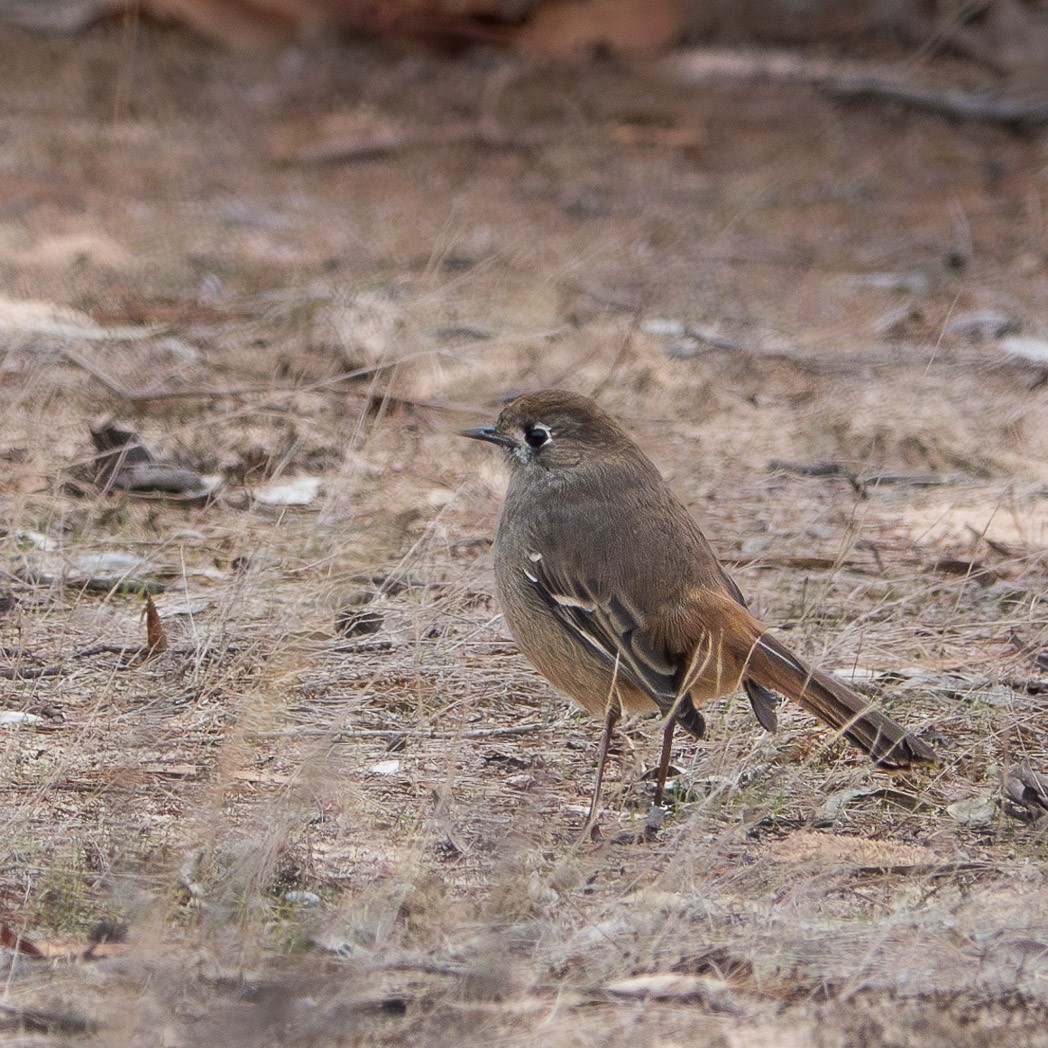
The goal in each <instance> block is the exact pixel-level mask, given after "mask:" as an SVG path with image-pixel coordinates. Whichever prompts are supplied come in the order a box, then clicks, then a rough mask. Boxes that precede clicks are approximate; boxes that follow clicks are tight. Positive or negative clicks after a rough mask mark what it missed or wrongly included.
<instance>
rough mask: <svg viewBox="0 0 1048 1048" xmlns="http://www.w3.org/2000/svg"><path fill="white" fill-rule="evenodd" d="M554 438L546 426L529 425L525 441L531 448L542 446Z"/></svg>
mask: <svg viewBox="0 0 1048 1048" xmlns="http://www.w3.org/2000/svg"><path fill="white" fill-rule="evenodd" d="M552 439H553V438H552V437H551V436H550V432H549V430H548V429H546V427H545V426H528V428H527V429H526V430H524V443H525V444H527V445H528V447H531V448H541V447H542V445H543V444H548V443H549V442H550V441H551V440H552Z"/></svg>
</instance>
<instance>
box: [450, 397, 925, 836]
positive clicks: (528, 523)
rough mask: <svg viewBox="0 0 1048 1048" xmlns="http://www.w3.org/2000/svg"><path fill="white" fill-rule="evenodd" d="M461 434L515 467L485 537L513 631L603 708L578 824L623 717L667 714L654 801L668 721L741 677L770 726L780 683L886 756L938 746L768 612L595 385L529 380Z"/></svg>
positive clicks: (900, 762) (877, 756)
mask: <svg viewBox="0 0 1048 1048" xmlns="http://www.w3.org/2000/svg"><path fill="white" fill-rule="evenodd" d="M461 435H462V436H464V437H470V438H472V439H475V440H481V441H486V442H488V443H490V444H494V445H495V446H496V447H498V448H499V449H500V450H501V451H502V452H503V454H504V457H505V459H506V460H507V461H508V463H509V467H510V471H509V472H510V476H509V485H508V487H507V490H506V495H505V498H504V501H503V504H502V510H501V514H500V517H499V522H498V526H497V530H496V534H495V540H494V543H493V547H492V548H493V555H494V568H495V583H496V594H497V597H498V600H499V604H500V606H501V608H502V611H503V615H504V618H505V621H506V624H507V626H508V628H509V631H510V633H511V634H512V635H513V637H514V639H515V640H516V642H517V644H518V645H519V647H520V649H521V651H522V652H523V653H524V655H525V656H526V657H527V658H528V659H529V660H530V662H531V663H532V664H533V665H534V666H535V668H536V669H537V670H538V671H539V673H541V674H542V675H543V676H544V677H545V678H546V679H547V680H548V681H549V682H550V684H552V685H553V687H554V688H555V689H556V690H557V691H559V692H561V693H563V694H564V695H566V696H568V697H569V698H571V699H573V700H574V701H575V702H577V703H578V704H579V705H580V706H582V707H583V708H584V709H586V710H588V711H589V712H590V713H591V714H593V715H595V716H597V717H600V718H602V719H603V721H604V730H603V734H602V736H601V743H600V748H599V753H598V758H597V774H596V780H595V783H594V788H593V794H592V799H591V802H590V807H589V813H588V816H587V820H586V824H587V825H591V824H592V823H593V820H594V819H595V817H596V814H597V810H598V802H599V796H600V790H601V785H602V782H603V776H604V766H605V764H606V763H607V758H608V749H609V746H610V742H611V738H612V734H613V732H614V729H615V726H616V724H617V723H618V721H619V719H620V717H622V716H623V715H624V714H631V715H632V714H637V713H642V712H652V711H655V712H658V713H659V714H661V715H662V716H663V717H664V718H665V720H664V724H665V727H664V730H663V745H662V754H661V759H660V764H659V776H658V783H657V786H656V792H655V803H656V805H661V803H662V797H663V792H664V788H665V782H666V775H667V772H668V768H669V760H670V755H671V752H672V745H673V734H674V729H675V727H676V726H677V725H680V726H681V727H682V728H683V729H684V730H685V731H687V732H688V733H689V734H691V735H692V736H694V737H696V738H702V737H703V736H704V734H705V730H706V723H705V718H704V717H703V714H702V713H701V708H702V707H703V706H705V705H706V704H708V703H710V702H712V701H713V700H715V699H717V698H719V697H721V696H724V695H727V694H729V693H731V692H733V691H735V690H736V689H737V688H738V687H739V686H740V685H741V686H742V688H743V689H744V690H745V692H746V694H747V696H748V697H749V700H750V703H751V706H752V708H753V712H754V715H755V716H756V718H757V720H758V722H759V723H760V724H761V725H762V726H763V727H764V728H765V729H766V730H769V731H774V730H775V729H776V728H777V724H778V716H777V711H778V706H779V703H780V701H781V698H780V697H781V696H785V697H786V698H788V699H791V700H793V701H795V702H797V703H799V704H800V705H801V706H802V707H803V708H804V709H805V710H807V711H808V712H809V713H811V714H814V716H815V717H817V718H818V719H819V720H821V721H823V722H824V723H825V724H827V725H828V726H829V727H830V728H832V729H834V730H835V731H836V732H838V733H839V734H840V735H842V736H844V738H846V739H847V740H849V741H850V742H851V743H853V744H855V745H856V746H858V747H859V748H860V749H862V750H863V751H865V752H866V753H867V754H868V755H869V756H870V757H871V758H872V759H873V761H874V763H875V764H876V765H877V766H879V767H882V768H886V769H901V768H907V767H910V766H911V765H914V764H921V763H930V762H934V761H936V759H937V758H936V754H935V752H934V751H933V750H932V749H931V747H929V746H928V745H927V744H926V743H924V742H922V741H921V740H920V739H919V738H917V737H916V736H914V735H912V734H910V733H908V732H907V731H906V730H905V729H904V728H903V727H901V726H900V725H899V724H897V723H896V722H895V721H894V720H892V719H891V718H890V717H888V716H887V715H886V714H885V713H883V712H881V711H880V710H878V709H876V708H875V706H874V705H873V704H872V703H870V702H869V701H868V700H867V699H865V698H863V697H862V696H860V695H858V694H856V692H854V691H852V690H851V689H850V688H848V687H847V686H846V685H845V684H844V683H843V682H842V681H840V680H838V679H837V678H835V677H833V676H831V675H830V674H828V673H824V672H822V671H821V670H819V669H816V668H814V667H812V666H809V665H808V664H807V663H805V662H804V661H803V660H802V659H801V658H799V657H798V656H796V655H794V654H793V653H792V652H791V651H789V649H787V648H786V646H785V645H783V644H782V643H781V641H779V640H778V639H777V638H776V637H775V636H774V635H773V634H771V633H769V632H768V630H767V629H766V628H765V627H764V626H763V625H761V623H760V622H759V621H758V620H757V619H756V618H755V617H754V616H753V615H752V614H751V612H750V611H749V609H748V608H747V606H746V601H745V599H744V598H743V595H742V593H741V591H740V590H739V587H738V586H737V585H736V584H735V583H734V581H732V579H731V577H730V576H729V575H728V574H727V572H726V571H725V570H724V568H723V567H722V566H721V563H720V561H719V560H718V559H717V555H716V554H715V553H714V551H713V548H712V547H711V546H710V543H709V542H708V541H707V539H706V536H705V535H704V534H703V533H702V531H701V529H700V528H699V525H698V523H696V521H695V518H694V517H693V516H692V515H691V513H690V512H689V510H688V509H687V507H686V506H685V505H684V503H683V502H682V501H681V500H680V499H679V498H678V497H677V495H675V494H674V492H673V491H672V489H671V488H670V486H669V485H668V484H667V483H666V481H665V480H664V478H663V477H662V474H661V473H660V472H659V470H658V467H657V466H656V465H655V464H654V463H653V462H652V461H651V459H649V458H648V456H647V455H646V454H645V453H644V451H643V450H642V449H641V448H640V446H639V445H638V444H637V443H636V442H635V441H634V440H633V438H632V437H631V436H630V435H629V433H628V432H627V431H626V430H625V429H624V428H623V426H622V425H621V424H620V423H619V422H618V421H616V420H615V419H614V418H613V417H612V416H611V415H610V414H608V413H607V412H606V411H604V410H603V409H602V408H601V407H600V406H599V405H598V404H597V403H596V402H595V401H593V400H591V399H590V398H588V397H585V396H582V395H580V394H577V393H573V392H569V391H567V390H562V389H547V390H541V391H538V392H534V393H526V394H524V395H522V396H519V397H517V398H515V399H514V400H512V401H511V402H510V403H508V404H507V405H506V406H505V407H504V408H503V410H502V411H501V413H500V414H499V416H498V418H497V420H496V421H495V423H494V424H493V425H486V426H481V427H479V428H476V429H468V430H464V431H462V432H461Z"/></svg>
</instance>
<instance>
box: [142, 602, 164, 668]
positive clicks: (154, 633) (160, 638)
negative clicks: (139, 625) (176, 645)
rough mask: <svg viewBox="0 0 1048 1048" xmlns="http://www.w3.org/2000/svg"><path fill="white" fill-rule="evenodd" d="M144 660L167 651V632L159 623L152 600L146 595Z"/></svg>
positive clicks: (158, 616) (158, 614) (158, 615)
mask: <svg viewBox="0 0 1048 1048" xmlns="http://www.w3.org/2000/svg"><path fill="white" fill-rule="evenodd" d="M146 649H147V650H146V658H148V657H149V656H150V655H155V654H157V652H161V651H167V630H166V629H165V628H164V624H163V622H161V621H160V613H159V612H158V611H157V610H156V605H155V604H154V603H153V598H152V597H151V596H150V595H149V594H148V593H147V594H146Z"/></svg>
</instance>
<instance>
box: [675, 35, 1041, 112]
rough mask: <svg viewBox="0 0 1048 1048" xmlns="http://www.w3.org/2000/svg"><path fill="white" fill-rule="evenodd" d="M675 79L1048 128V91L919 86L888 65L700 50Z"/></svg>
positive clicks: (681, 64)
mask: <svg viewBox="0 0 1048 1048" xmlns="http://www.w3.org/2000/svg"><path fill="white" fill-rule="evenodd" d="M664 68H665V69H666V70H668V72H669V73H670V75H672V76H674V77H676V78H677V79H680V80H685V81H687V82H688V83H693V84H694V83H703V82H709V81H712V80H770V81H773V82H776V83H793V84H800V85H803V86H808V87H811V88H813V89H814V90H816V91H821V92H822V93H823V94H826V95H829V96H830V97H833V98H839V99H864V98H866V99H874V100H876V101H883V102H889V103H896V104H902V105H908V106H913V107H914V108H915V109H924V110H928V111H929V112H934V113H942V114H944V115H946V116H950V117H953V118H954V119H956V120H977V121H982V122H985V123H993V124H1003V125H1006V126H1010V127H1016V128H1023V129H1029V128H1033V127H1038V126H1040V125H1041V124H1044V123H1048V90H1046V89H1045V88H1043V87H1035V88H1029V89H1025V90H1022V91H1011V92H1009V91H1007V90H1004V91H993V90H990V91H966V90H964V89H962V88H938V87H935V86H933V85H929V84H919V83H915V82H913V81H912V80H906V79H903V78H902V77H900V76H899V74H898V73H897V72H896V70H895V69H894V68H893V67H891V66H888V65H883V64H881V65H877V64H873V63H869V62H865V63H859V62H847V61H835V60H832V59H821V58H812V57H810V56H808V55H803V54H799V53H794V52H789V51H779V52H759V53H753V52H743V51H723V50H721V51H718V50H712V49H710V50H696V51H688V52H683V53H680V54H677V55H675V56H674V57H673V58H671V59H668V60H667V61H666V62H665V63H664Z"/></svg>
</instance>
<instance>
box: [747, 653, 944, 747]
mask: <svg viewBox="0 0 1048 1048" xmlns="http://www.w3.org/2000/svg"><path fill="white" fill-rule="evenodd" d="M745 672H746V676H747V677H749V678H752V679H753V680H754V681H756V682H757V683H758V684H760V685H763V686H764V687H766V688H771V689H772V690H773V691H777V692H779V694H781V695H785V696H786V697H787V698H790V699H793V700H794V701H796V702H799V703H800V704H801V705H802V706H803V707H804V708H805V709H806V710H807V711H808V712H809V713H812V714H814V715H815V716H816V717H818V718H819V720H821V721H823V722H824V723H825V724H828V725H829V726H830V727H831V728H833V729H835V730H836V731H839V732H840V733H841V734H842V735H843V736H844V737H845V738H847V739H849V740H851V742H853V743H855V745H856V746H858V747H860V748H861V749H863V750H865V751H866V752H867V753H868V754H869V755H870V756H871V757H872V758H873V759H874V761H876V763H877V764H878V765H880V766H881V767H884V768H907V767H909V766H910V765H911V764H915V763H923V762H930V761H934V760H935V759H936V757H935V751H934V750H933V749H932V748H931V747H930V746H927V745H925V743H923V742H921V740H920V739H918V738H916V737H915V736H913V735H910V734H909V733H908V732H907V731H905V729H903V728H902V727H901V726H900V725H898V724H896V723H895V721H893V720H892V719H891V717H888V716H887V715H886V714H884V713H881V711H880V710H878V709H876V708H874V706H873V705H872V704H871V703H870V702H869V701H868V700H867V699H864V698H863V697H862V696H861V695H857V694H856V693H855V692H854V691H852V690H851V689H850V688H848V687H846V686H845V685H844V684H843V683H842V682H841V681H839V680H836V679H835V678H833V677H831V676H830V675H829V674H826V673H822V672H820V671H819V670H816V669H812V668H810V667H808V666H806V665H805V664H804V663H803V662H801V660H800V659H798V658H797V657H796V656H795V655H793V654H791V653H790V652H789V651H788V650H787V649H786V648H785V647H784V646H783V645H782V644H780V643H779V642H778V641H777V640H776V639H775V638H774V637H773V636H771V635H770V634H768V633H764V632H761V633H760V634H759V635H758V636H757V638H756V639H755V641H754V642H753V644H752V647H751V649H750V653H749V657H748V659H747V662H746V671H745Z"/></svg>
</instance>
